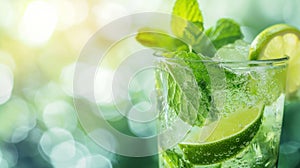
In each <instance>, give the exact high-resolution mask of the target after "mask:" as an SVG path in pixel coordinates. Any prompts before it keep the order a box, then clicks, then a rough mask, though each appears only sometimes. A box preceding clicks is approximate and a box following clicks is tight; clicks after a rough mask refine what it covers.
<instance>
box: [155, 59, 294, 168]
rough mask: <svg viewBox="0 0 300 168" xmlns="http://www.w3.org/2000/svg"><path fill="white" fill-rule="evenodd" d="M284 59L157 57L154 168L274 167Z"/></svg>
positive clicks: (280, 124) (282, 104)
mask: <svg viewBox="0 0 300 168" xmlns="http://www.w3.org/2000/svg"><path fill="white" fill-rule="evenodd" d="M175 57H176V56H175ZM287 60H288V58H281V59H276V60H265V61H247V62H218V61H208V60H205V59H203V58H202V59H200V60H197V59H195V60H192V59H190V60H188V59H180V58H166V57H160V56H158V57H157V58H156V67H157V68H156V91H157V97H158V109H159V117H158V118H159V131H160V133H161V135H160V136H159V140H158V141H159V146H158V148H159V166H160V168H179V167H180V168H213V167H249V168H252V167H270V168H274V167H276V165H277V160H278V152H279V142H280V141H279V140H280V134H281V126H282V118H283V106H284V100H285V87H286V82H285V81H286V68H287Z"/></svg>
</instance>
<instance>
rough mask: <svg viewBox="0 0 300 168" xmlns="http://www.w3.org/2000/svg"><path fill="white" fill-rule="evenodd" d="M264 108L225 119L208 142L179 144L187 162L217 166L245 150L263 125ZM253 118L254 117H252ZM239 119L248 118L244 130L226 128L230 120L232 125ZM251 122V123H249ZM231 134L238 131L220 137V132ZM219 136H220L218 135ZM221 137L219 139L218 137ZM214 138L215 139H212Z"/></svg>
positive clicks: (254, 108)
mask: <svg viewBox="0 0 300 168" xmlns="http://www.w3.org/2000/svg"><path fill="white" fill-rule="evenodd" d="M263 111H264V106H263V105H259V107H253V108H251V109H248V110H245V111H243V112H237V113H236V114H233V115H230V116H228V117H227V118H224V119H223V121H222V120H220V122H219V124H218V126H217V127H216V128H215V129H214V132H213V133H212V134H211V135H210V136H209V137H208V139H207V140H206V142H204V143H201V144H199V142H198V143H197V142H183V143H180V144H179V147H180V148H181V150H182V151H183V153H184V157H185V159H186V160H188V161H189V162H191V163H192V164H196V165H209V164H216V163H219V162H222V161H224V160H227V159H229V158H232V157H233V156H236V155H237V154H238V153H240V152H241V151H242V150H243V149H245V148H246V147H247V146H248V145H249V144H250V142H251V140H252V139H253V138H254V136H255V135H256V133H257V132H258V130H259V128H260V125H261V123H262V118H263ZM247 114H250V115H251V114H255V115H254V118H251V119H248V120H247V118H248V117H249V116H248V115H247ZM252 116H253V115H252ZM237 118H241V119H242V118H246V119H242V120H244V121H243V122H247V123H244V127H243V128H242V129H240V128H235V127H238V125H236V124H233V125H232V127H231V128H230V127H229V126H225V124H227V123H228V122H230V121H229V120H232V121H231V122H230V123H234V122H236V119H237ZM249 120H250V121H249ZM221 129H223V131H225V132H226V130H228V134H229V133H233V132H234V131H232V132H231V130H236V131H238V132H237V133H233V134H232V135H229V136H227V135H225V137H224V135H220V131H219V130H221ZM217 134H219V135H217ZM218 136H219V139H217V137H218ZM212 137H214V138H212Z"/></svg>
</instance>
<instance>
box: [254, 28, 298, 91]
mask: <svg viewBox="0 0 300 168" xmlns="http://www.w3.org/2000/svg"><path fill="white" fill-rule="evenodd" d="M284 56H289V58H290V60H289V67H288V72H287V92H288V93H293V92H295V91H296V90H297V89H298V88H299V87H300V82H299V81H300V31H299V30H298V29H297V28H294V27H292V26H289V25H286V24H276V25H273V26H271V27H268V28H267V29H265V30H264V31H262V32H261V33H260V34H258V35H257V37H256V38H255V39H254V41H253V42H252V44H251V47H250V50H249V58H250V60H267V59H277V58H282V57H284Z"/></svg>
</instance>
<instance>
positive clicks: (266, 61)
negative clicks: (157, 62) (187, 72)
mask: <svg viewBox="0 0 300 168" xmlns="http://www.w3.org/2000/svg"><path fill="white" fill-rule="evenodd" d="M170 53H171V52H170ZM153 55H154V56H155V57H157V58H159V59H163V60H173V61H175V60H184V61H190V62H195V63H196V62H203V63H216V64H247V65H249V64H250V65H252V64H253V65H264V64H267V65H270V64H284V63H287V62H288V60H289V58H290V57H289V56H288V55H283V56H282V57H280V58H272V59H263V60H243V61H231V60H212V59H211V60H208V59H203V60H194V59H184V58H174V57H164V56H162V54H161V52H155V53H154V54H153ZM197 55H199V56H201V54H197ZM209 58H211V57H209Z"/></svg>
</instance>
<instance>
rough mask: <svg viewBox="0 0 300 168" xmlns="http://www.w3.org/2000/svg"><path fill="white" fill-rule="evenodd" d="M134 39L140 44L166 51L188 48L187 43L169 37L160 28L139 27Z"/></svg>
mask: <svg viewBox="0 0 300 168" xmlns="http://www.w3.org/2000/svg"><path fill="white" fill-rule="evenodd" d="M136 40H137V41H138V42H139V43H140V44H142V45H144V46H146V47H150V48H156V49H162V50H167V51H181V50H186V51H188V50H189V47H188V45H186V44H185V43H184V42H182V41H181V40H179V39H177V38H174V37H171V36H170V35H168V34H166V33H164V32H163V31H161V30H157V29H152V28H143V29H140V30H139V32H138V34H137V36H136Z"/></svg>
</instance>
